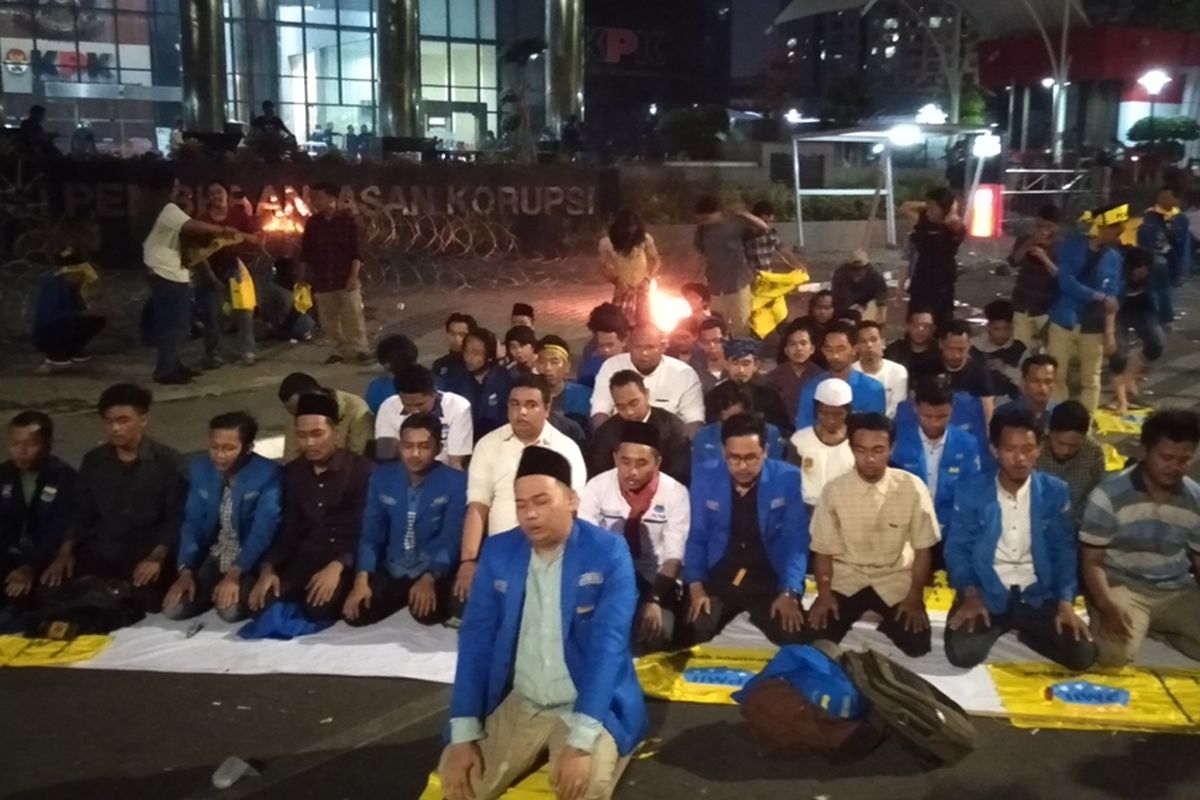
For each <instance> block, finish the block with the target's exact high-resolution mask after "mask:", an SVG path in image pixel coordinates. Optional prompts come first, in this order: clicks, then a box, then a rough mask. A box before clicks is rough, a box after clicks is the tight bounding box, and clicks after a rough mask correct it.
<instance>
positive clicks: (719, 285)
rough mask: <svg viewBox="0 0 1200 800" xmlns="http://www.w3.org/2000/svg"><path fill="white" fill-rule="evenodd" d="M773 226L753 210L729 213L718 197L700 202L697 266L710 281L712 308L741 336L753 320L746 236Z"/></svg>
mask: <svg viewBox="0 0 1200 800" xmlns="http://www.w3.org/2000/svg"><path fill="white" fill-rule="evenodd" d="M769 230H770V226H769V225H767V223H765V222H763V221H762V220H761V219H759V218H758V217H756V216H754V215H753V214H749V213H741V214H735V215H732V216H727V215H726V214H725V213H724V212H723V211H722V210H721V206H720V203H718V202H717V199H716V198H715V197H707V196H706V197H701V198H700V199H699V200H698V201H697V202H696V235H695V238H694V241H693V244H694V245H695V248H696V250H697V251H698V252H699V254H700V262H701V263H700V265H699V269H698V270H697V272H698V274H699V275H702V276H703V277H704V278H705V279H706V280H707V281H708V290H709V291H710V292H711V293H712V300H711V305H712V310H713V311H714V312H716V313H718V314H720V315H721V316H723V317H724V318H725V320H726V321H727V322H728V324H729V332H730V333H731V334H732V335H734V336H740V335H741V334H742V333H744V332H745V331H746V325H747V324H748V323H749V321H750V281H751V280H752V279H753V277H754V273H753V272H752V271H751V269H750V266H749V264H748V263H747V261H746V240H747V239H749V238H751V237H752V236H756V235H758V234H762V233H766V232H768V231H769Z"/></svg>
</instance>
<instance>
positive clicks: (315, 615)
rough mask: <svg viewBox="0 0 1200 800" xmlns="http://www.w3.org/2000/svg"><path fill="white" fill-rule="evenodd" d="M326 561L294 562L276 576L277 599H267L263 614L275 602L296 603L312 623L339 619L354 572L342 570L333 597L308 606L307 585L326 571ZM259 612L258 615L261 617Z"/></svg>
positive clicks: (303, 560) (327, 564) (304, 559)
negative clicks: (277, 582)
mask: <svg viewBox="0 0 1200 800" xmlns="http://www.w3.org/2000/svg"><path fill="white" fill-rule="evenodd" d="M329 564H330V561H329V560H328V559H313V558H296V559H293V560H292V561H290V562H289V563H287V564H284V565H283V568H282V569H280V572H279V596H278V597H276V596H268V597H267V598H266V600H265V602H264V603H263V607H262V611H266V610H267V609H268V608H270V607H271V606H273V605H274V604H275V603H277V602H280V601H282V602H285V603H295V604H296V605H299V606H301V607H303V609H304V614H305V616H307V617H308V618H309V619H311V620H313V621H314V622H336V621H337V620H339V619H341V618H342V607H343V606H344V605H345V603H346V595H347V594H349V593H350V587H351V586H352V585H353V584H354V568H353V567H344V568H343V569H342V575H341V577H340V578H338V585H337V588H336V589H334V591H333V596H332V597H330V598H329V601H328V602H326V603H324V604H322V605H319V606H317V605H313V604H311V603H309V602H308V582H309V581H310V580H311V579H312V577H313V575H316V574H317V573H318V572H320V571H321V570H323V569H325V567H327V566H329ZM262 611H260V612H259V614H261V613H262Z"/></svg>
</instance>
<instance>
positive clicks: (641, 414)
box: [588, 369, 692, 486]
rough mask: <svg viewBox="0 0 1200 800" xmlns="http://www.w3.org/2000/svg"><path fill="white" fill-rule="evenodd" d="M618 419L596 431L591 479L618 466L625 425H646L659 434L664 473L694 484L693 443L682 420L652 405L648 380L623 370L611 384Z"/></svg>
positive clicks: (609, 383)
mask: <svg viewBox="0 0 1200 800" xmlns="http://www.w3.org/2000/svg"><path fill="white" fill-rule="evenodd" d="M608 386H609V393H610V394H611V395H612V398H613V404H614V406H615V408H616V411H617V415H616V416H615V417H613V418H611V419H609V420H608V421H606V422H605V423H604V424H603V425H601V426H600V427H599V428H597V429H596V433H595V436H593V437H592V452H591V459H590V466H591V471H590V472H589V473H588V474H589V475H590V476H592V477H595V476H597V475H599V474H600V473H602V472H608V471H609V470H610V469H612V468H613V467H615V466H616V461H615V459H614V455H613V454H614V453H616V452H617V449H618V448H619V447H620V445H621V436H622V431H624V429H625V423H626V422H645V423H648V424H649V425H652V426H653V427H654V428H656V429H657V430H658V440H659V449H658V452H659V455H661V456H662V460H663V463H662V471H663V472H665V473H667V474H668V475H670V476H671V477H672V478H674V479H675V480H677V481H679V482H680V483H682V484H683V485H685V486H686V485H687V484H688V482H689V481H690V480H691V450H692V443H691V440H690V439H688V435H687V429H686V428H684V426H683V423H682V422H680V420H679V417H677V416H675V415H674V414H672V413H670V412H669V411H664V410H663V409H661V408H654V407H653V406H651V405H650V392H649V390H648V389H647V388H646V382H645V379H643V378H642V376H641V375H639V374H638V373H637V372H635V371H634V370H631V369H626V370H621V371H620V372H618V373H616V374H615V375H613V376H612V380H610V381H609V382H608Z"/></svg>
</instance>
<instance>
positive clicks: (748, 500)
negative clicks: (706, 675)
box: [681, 414, 808, 645]
mask: <svg viewBox="0 0 1200 800" xmlns="http://www.w3.org/2000/svg"><path fill="white" fill-rule="evenodd" d="M766 435H767V434H766V426H765V424H764V423H763V421H762V420H761V419H759V418H757V417H753V416H751V415H748V414H743V415H741V416H736V417H730V418H729V419H727V420H725V422H723V423H722V425H721V440H722V443H723V448H724V458H723V460H721V461H718V462H715V463H711V464H707V465H705V467H704V468H703V469H701V470H699V471H698V472H697V474H696V476H695V479H694V481H693V483H692V488H691V500H692V526H691V530H690V532H689V533H688V540H687V548H686V551H685V555H684V559H683V564H684V566H683V581H684V585H685V586H686V587H687V591H688V604H687V605H688V613H687V620H686V623H685V625H684V626H683V630H682V635H681V638H682V640H683V643H684V644H688V645H694V644H700V643H703V642H707V641H710V640H711V639H713V637H715V636H716V635H717V634H718V633H720V632H721V630H722V629H723V628H724V627H725V626H726V625H727V624H729V622H730V620H732V619H733V618H734V617H735V616H737V615H738V614H740V613H741V612H742V611H747V612H749V614H750V622H751V623H752V624H753V625H754V626H755V627H756V628H758V629H759V630H760V631H762V632H763V633H764V634H766V636H767V638H768V639H770V640H771V641H772V642H773V643H775V644H778V645H785V644H798V643H800V642H801V641H802V638H803V629H804V608H803V606H802V605H801V600H802V599H803V597H804V572H805V566H806V564H807V562H808V516H807V514H806V513H805V509H804V503H803V501H802V499H801V494H800V470H798V469H796V468H795V467H793V466H792V465H791V464H786V463H784V462H782V461H775V460H771V459H768V458H767V450H766V444H767V442H766Z"/></svg>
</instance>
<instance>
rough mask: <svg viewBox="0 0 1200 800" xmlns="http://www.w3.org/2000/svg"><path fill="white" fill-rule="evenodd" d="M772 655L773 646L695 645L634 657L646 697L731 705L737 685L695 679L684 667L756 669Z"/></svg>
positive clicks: (753, 670) (689, 668) (760, 667)
mask: <svg viewBox="0 0 1200 800" xmlns="http://www.w3.org/2000/svg"><path fill="white" fill-rule="evenodd" d="M774 656H775V651H774V650H749V649H746V648H743V647H711V646H709V645H697V646H696V647H692V648H689V649H687V650H680V651H678V652H675V653H653V654H651V655H648V656H642V657H641V658H639V659H637V661H636V664H635V668H636V669H637V676H638V681H639V682H640V683H641V684H642V691H643V692H645V693H646V696H647V697H655V698H658V699H659V700H670V701H671V702H673V703H709V704H716V705H732V704H733V698H732V695H733V693H734V692H736V691H737V690H738V689H740V688H741V687H740V686H726V685H723V684H709V683H697V682H695V681H689V680H687V679H686V678H685V677H684V670H694V669H701V670H702V669H728V670H745V671H747V672H751V673H755V674H757V673H759V672H761V671H762V669H763V667H765V666H766V665H767V662H768V661H770V660H771V659H772V658H773V657H774Z"/></svg>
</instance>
